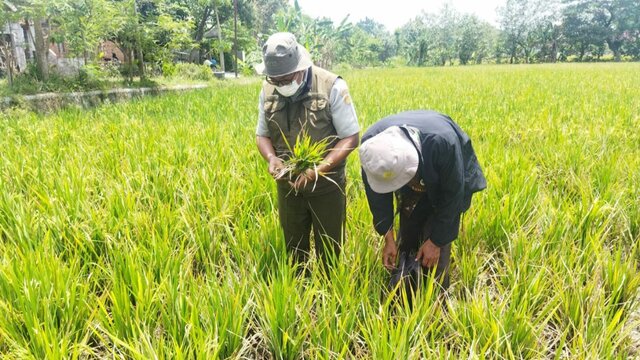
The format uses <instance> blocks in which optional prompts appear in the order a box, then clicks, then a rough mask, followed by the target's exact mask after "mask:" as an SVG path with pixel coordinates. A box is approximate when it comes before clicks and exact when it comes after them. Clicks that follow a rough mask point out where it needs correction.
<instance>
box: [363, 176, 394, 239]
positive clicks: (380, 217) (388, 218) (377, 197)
mask: <svg viewBox="0 0 640 360" xmlns="http://www.w3.org/2000/svg"><path fill="white" fill-rule="evenodd" d="M362 182H363V183H364V189H365V193H366V194H367V202H368V203H369V210H371V214H372V215H373V226H374V227H375V229H376V231H377V232H378V234H380V235H384V234H386V233H387V231H389V229H391V228H392V227H393V193H388V194H379V193H377V192H375V191H373V190H371V186H369V181H367V175H366V174H365V173H364V171H362Z"/></svg>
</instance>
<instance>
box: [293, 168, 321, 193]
mask: <svg viewBox="0 0 640 360" xmlns="http://www.w3.org/2000/svg"><path fill="white" fill-rule="evenodd" d="M317 179H318V173H317V172H315V171H314V170H313V169H307V170H306V171H305V172H303V173H302V174H300V175H298V177H297V178H296V181H295V182H291V181H289V184H290V185H291V187H292V188H293V189H294V190H295V191H300V190H302V189H304V188H305V187H307V186H313V184H315V182H316V180H317Z"/></svg>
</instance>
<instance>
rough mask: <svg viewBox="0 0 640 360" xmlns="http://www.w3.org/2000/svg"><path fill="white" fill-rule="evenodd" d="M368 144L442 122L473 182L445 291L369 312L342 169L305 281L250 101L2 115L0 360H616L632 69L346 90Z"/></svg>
mask: <svg viewBox="0 0 640 360" xmlns="http://www.w3.org/2000/svg"><path fill="white" fill-rule="evenodd" d="M343 75H344V77H345V79H346V80H347V82H348V84H349V86H350V89H351V95H352V98H353V101H354V103H355V105H356V109H357V112H358V115H359V121H360V124H361V127H362V128H363V129H366V128H367V127H368V126H369V125H370V124H372V123H373V122H375V121H377V120H378V119H380V118H381V117H383V116H386V115H389V114H392V113H396V112H399V111H403V110H408V109H434V110H438V111H441V112H444V113H446V114H449V115H450V116H451V117H452V118H453V119H454V120H455V121H456V122H458V123H459V124H460V125H461V127H462V128H463V129H464V130H465V131H466V132H467V133H468V134H469V135H470V137H471V138H472V140H473V143H474V147H475V149H476V152H477V154H478V158H479V160H480V163H481V165H482V167H483V169H484V172H485V174H486V177H487V180H488V188H487V189H486V190H485V191H484V192H482V193H479V194H478V195H477V196H476V197H475V198H474V201H473V204H472V207H471V209H470V211H469V212H468V213H467V214H465V216H464V221H463V230H462V231H461V235H460V237H459V238H458V239H457V240H456V241H455V243H454V247H453V259H452V288H451V293H450V294H449V297H448V298H446V299H443V298H442V297H441V296H439V292H438V291H437V290H435V289H434V286H433V284H432V283H428V284H426V286H425V287H424V288H423V289H422V291H421V292H420V293H419V294H418V300H417V304H416V305H415V306H414V308H413V309H409V308H408V307H407V306H405V305H403V304H402V303H393V302H392V301H390V298H389V297H385V296H383V295H382V293H383V289H384V288H385V285H386V283H387V279H388V274H387V272H386V270H384V268H383V267H382V264H381V260H380V253H379V251H380V248H381V245H382V239H381V238H380V237H379V236H377V235H376V233H375V232H374V230H373V226H372V220H371V215H370V214H369V211H368V207H367V204H366V199H365V196H364V190H363V186H362V181H361V179H360V175H359V166H358V159H357V152H354V153H353V154H352V155H351V156H350V158H349V166H348V175H349V176H350V181H349V185H348V188H347V195H348V205H347V206H348V219H347V236H348V238H347V240H346V243H345V246H344V251H343V254H342V255H341V258H340V261H339V264H338V265H337V266H336V267H335V268H333V269H332V270H331V272H330V273H329V274H323V272H322V271H321V270H320V269H321V266H319V264H316V263H314V262H311V263H310V264H309V266H310V267H311V276H309V277H305V276H298V273H299V272H298V271H296V270H295V269H293V268H292V267H291V266H290V265H289V263H288V261H287V256H286V253H285V251H284V244H283V239H282V236H281V233H280V229H279V225H278V217H277V206H276V203H275V199H276V196H275V184H274V181H273V180H272V178H271V177H270V176H269V174H268V172H267V164H266V163H265V162H264V160H263V159H262V158H261V157H260V156H259V153H258V151H257V149H256V146H255V136H254V134H255V132H254V131H255V123H256V117H257V99H258V92H259V89H260V82H259V81H258V80H256V81H255V82H249V83H244V84H233V83H228V84H225V85H222V86H218V87H214V88H211V89H208V90H204V91H199V92H192V93H187V94H175V95H166V96H163V97H158V98H152V99H145V100H140V101H135V102H131V103H127V104H112V105H105V106H103V107H100V108H97V109H92V110H78V109H70V110H65V111H61V112H58V113H55V114H50V115H35V114H29V113H25V112H19V111H14V112H11V113H6V114H4V115H0V358H3V359H103V358H109V359H216V358H232V359H448V358H450V359H459V358H464V359H627V358H638V357H640V353H639V352H638V349H639V346H640V327H639V326H640V316H638V314H637V312H638V308H639V306H638V305H639V304H640V298H638V287H639V286H640V275H639V274H638V261H639V260H640V249H639V245H638V240H639V238H640V132H639V131H638V128H639V127H640V64H596V65H535V66H470V67H454V68H422V69H404V68H403V69H385V70H380V69H377V70H361V71H353V72H350V73H346V74H343Z"/></svg>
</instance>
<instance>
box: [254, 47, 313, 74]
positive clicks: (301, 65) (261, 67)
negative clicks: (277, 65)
mask: <svg viewBox="0 0 640 360" xmlns="http://www.w3.org/2000/svg"><path fill="white" fill-rule="evenodd" d="M298 46H300V49H301V50H300V59H299V60H298V64H297V65H296V67H295V68H294V70H291V71H287V72H285V73H282V74H275V73H274V74H270V73H269V72H268V71H267V66H266V65H265V63H264V61H263V62H261V63H260V64H256V65H255V66H254V69H255V70H256V72H257V73H258V74H260V75H266V76H285V75H289V74H292V73H294V72H298V71H302V70H306V69H308V68H310V67H311V66H312V65H313V62H312V61H311V55H310V54H309V51H307V49H306V48H305V47H304V46H302V45H300V44H298Z"/></svg>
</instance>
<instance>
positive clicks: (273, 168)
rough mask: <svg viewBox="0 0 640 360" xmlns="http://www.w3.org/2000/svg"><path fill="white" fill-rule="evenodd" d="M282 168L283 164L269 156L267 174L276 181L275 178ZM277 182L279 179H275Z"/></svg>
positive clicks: (274, 157)
mask: <svg viewBox="0 0 640 360" xmlns="http://www.w3.org/2000/svg"><path fill="white" fill-rule="evenodd" d="M283 167H284V163H283V162H282V160H280V158H279V157H277V156H271V158H269V174H271V176H273V178H274V179H276V176H277V175H278V174H279V173H280V170H282V168H283ZM276 180H279V179H276Z"/></svg>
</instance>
